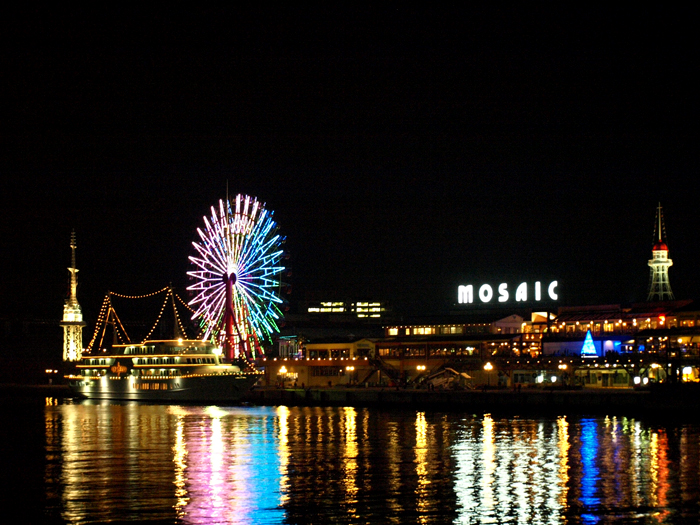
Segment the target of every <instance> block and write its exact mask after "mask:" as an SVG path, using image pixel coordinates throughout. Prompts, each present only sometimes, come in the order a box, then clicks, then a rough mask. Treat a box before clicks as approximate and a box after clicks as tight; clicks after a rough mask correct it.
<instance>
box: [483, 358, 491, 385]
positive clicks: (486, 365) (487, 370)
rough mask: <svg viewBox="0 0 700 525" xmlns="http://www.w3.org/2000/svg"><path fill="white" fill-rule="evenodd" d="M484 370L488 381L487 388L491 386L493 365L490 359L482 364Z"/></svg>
mask: <svg viewBox="0 0 700 525" xmlns="http://www.w3.org/2000/svg"><path fill="white" fill-rule="evenodd" d="M484 370H485V371H486V380H487V382H488V386H489V388H491V370H493V365H492V364H491V361H487V362H486V364H485V365H484Z"/></svg>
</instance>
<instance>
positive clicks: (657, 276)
mask: <svg viewBox="0 0 700 525" xmlns="http://www.w3.org/2000/svg"><path fill="white" fill-rule="evenodd" d="M654 230H655V231H654V237H655V242H654V247H653V248H652V249H651V253H652V259H651V260H650V261H649V267H650V268H651V273H650V275H649V295H648V297H647V301H673V300H674V297H673V292H672V291H671V284H670V283H669V282H668V268H669V266H672V265H673V261H672V260H671V259H669V258H668V245H667V244H666V242H665V241H664V238H665V237H666V226H665V224H664V220H663V212H662V210H661V203H659V205H658V207H657V208H656V223H655V225H654Z"/></svg>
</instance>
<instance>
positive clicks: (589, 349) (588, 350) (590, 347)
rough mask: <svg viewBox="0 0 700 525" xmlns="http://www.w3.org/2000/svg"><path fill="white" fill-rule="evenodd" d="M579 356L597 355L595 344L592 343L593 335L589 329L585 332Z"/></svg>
mask: <svg viewBox="0 0 700 525" xmlns="http://www.w3.org/2000/svg"><path fill="white" fill-rule="evenodd" d="M581 357H598V352H597V351H596V349H595V344H593V336H592V335H591V331H590V330H588V332H587V333H586V339H585V340H584V341H583V347H581Z"/></svg>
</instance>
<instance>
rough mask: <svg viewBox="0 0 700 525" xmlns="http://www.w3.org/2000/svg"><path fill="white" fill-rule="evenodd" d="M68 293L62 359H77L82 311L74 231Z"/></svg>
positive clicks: (80, 345)
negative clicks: (79, 298) (79, 300)
mask: <svg viewBox="0 0 700 525" xmlns="http://www.w3.org/2000/svg"><path fill="white" fill-rule="evenodd" d="M70 247H71V267H70V268H68V271H69V272H70V295H69V296H68V298H67V299H66V302H65V304H64V305H63V320H62V321H61V323H60V324H61V326H62V327H63V360H64V361H78V360H79V359H80V358H81V357H82V352H83V327H84V326H85V322H84V321H83V313H82V310H81V308H80V305H79V304H78V269H77V268H76V267H75V249H76V247H77V245H76V243H75V232H72V233H71V238H70Z"/></svg>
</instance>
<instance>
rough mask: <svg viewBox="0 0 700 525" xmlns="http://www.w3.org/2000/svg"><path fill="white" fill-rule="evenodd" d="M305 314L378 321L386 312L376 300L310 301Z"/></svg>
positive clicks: (384, 305) (381, 303)
mask: <svg viewBox="0 0 700 525" xmlns="http://www.w3.org/2000/svg"><path fill="white" fill-rule="evenodd" d="M305 310H306V312H307V313H309V314H314V315H318V314H332V315H343V314H344V315H350V316H353V317H357V318H360V319H365V318H372V319H379V318H380V317H382V316H383V315H385V313H386V312H387V308H386V304H385V303H383V302H382V301H376V300H360V301H338V300H333V301H310V302H308V303H307V305H306V308H305Z"/></svg>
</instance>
